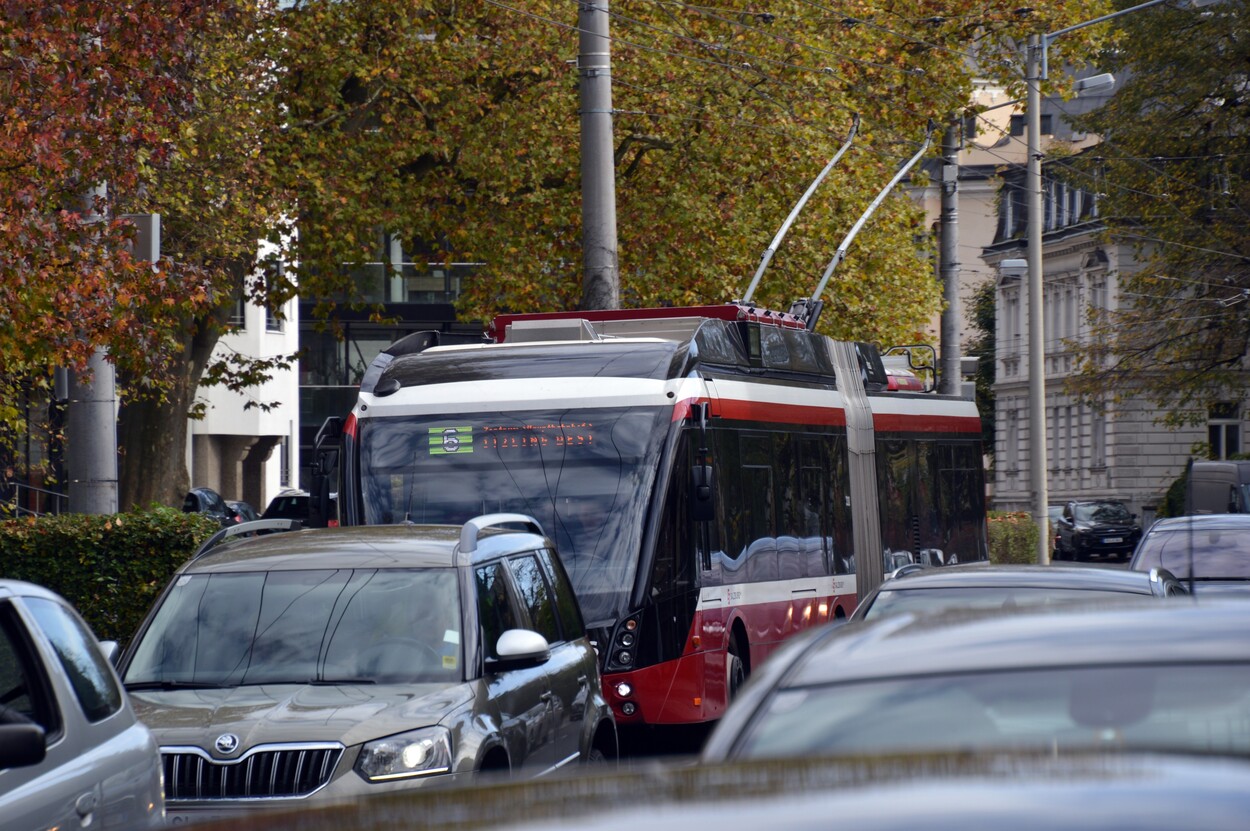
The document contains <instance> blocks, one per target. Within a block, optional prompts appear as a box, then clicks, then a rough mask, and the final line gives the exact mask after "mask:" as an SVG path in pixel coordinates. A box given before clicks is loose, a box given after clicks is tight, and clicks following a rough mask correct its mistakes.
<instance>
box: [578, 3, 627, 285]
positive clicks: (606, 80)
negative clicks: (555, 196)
mask: <svg viewBox="0 0 1250 831" xmlns="http://www.w3.org/2000/svg"><path fill="white" fill-rule="evenodd" d="M577 26H578V30H579V32H580V35H579V37H578V49H579V53H578V56H577V72H578V90H579V93H580V101H581V152H582V304H581V308H582V309H585V310H591V309H619V308H620V306H621V279H620V272H619V271H618V269H617V255H616V160H615V152H614V149H613V139H612V42H611V40H610V39H609V38H608V0H581V2H579V3H578V12H577Z"/></svg>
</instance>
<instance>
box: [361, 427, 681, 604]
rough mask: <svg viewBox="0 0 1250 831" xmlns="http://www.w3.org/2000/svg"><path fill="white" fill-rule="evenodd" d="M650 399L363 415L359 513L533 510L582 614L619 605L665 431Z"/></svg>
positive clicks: (434, 515) (386, 519) (454, 520)
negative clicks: (595, 406)
mask: <svg viewBox="0 0 1250 831" xmlns="http://www.w3.org/2000/svg"><path fill="white" fill-rule="evenodd" d="M662 416H663V413H662V412H661V410H660V408H658V407H638V408H631V409H602V410H578V411H569V410H562V411H540V412H533V411H531V412H523V413H514V412H508V413H491V414H464V413H462V414H457V415H454V416H440V417H433V418H430V417H409V418H374V419H368V420H366V421H365V422H364V423H363V424H362V426H361V428H360V432H361V435H360V446H361V451H360V456H361V469H362V470H363V471H364V475H363V477H362V483H361V485H362V497H363V504H364V511H365V522H366V523H368V524H376V523H382V524H386V523H394V522H402V521H404V520H410V521H412V522H416V523H450V524H460V523H462V522H465V521H466V520H468V519H471V518H472V517H474V516H478V515H479V514H486V513H493V512H496V511H505V512H516V513H522V514H527V515H529V516H532V517H535V518H536V519H537V520H538V521H539V522H540V523H541V524H542V527H543V529H544V530H545V531H546V532H547V534H548V536H550V537H551V538H552V539H553V540H555V543H556V549H557V550H558V551H559V552H560V559H561V561H562V562H563V563H564V566H565V569H566V570H567V571H568V573H569V577H570V579H571V580H572V582H573V587H574V590H575V591H576V593H577V597H578V600H579V601H580V603H581V607H582V611H583V613H584V614H585V616H586V619H587V621H588V622H590V623H591V625H595V624H596V623H599V622H602V621H608V620H614V619H616V618H617V617H619V616H620V615H621V614H623V613H624V612H625V608H624V607H625V604H626V600H627V598H628V595H629V591H630V589H631V588H632V587H633V584H634V572H635V568H636V566H637V559H638V551H639V550H640V548H641V546H642V540H641V535H642V525H643V516H644V513H645V511H646V509H647V505H648V503H649V500H650V494H651V488H652V482H653V478H654V471H655V467H656V460H657V458H658V456H659V452H660V451H659V448H660V444H661V442H662V441H663V438H664V435H665V430H664V422H663V421H662V420H661V419H662Z"/></svg>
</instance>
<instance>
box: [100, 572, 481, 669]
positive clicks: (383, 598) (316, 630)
mask: <svg viewBox="0 0 1250 831" xmlns="http://www.w3.org/2000/svg"><path fill="white" fill-rule="evenodd" d="M459 597H460V595H459V591H458V590H457V582H456V572H455V571H454V570H453V569H434V568H430V569H327V570H308V571H271V572H241V573H226V574H184V575H182V576H180V577H178V578H177V579H176V580H175V582H174V585H173V586H172V587H171V588H170V590H169V592H168V593H167V594H166V595H165V598H164V600H163V602H162V603H161V606H160V608H159V609H158V610H157V613H156V616H155V617H154V618H153V620H152V624H151V625H150V626H149V627H148V629H147V631H146V632H144V633H143V636H142V640H141V641H140V642H139V644H138V646H137V648H136V650H135V655H134V659H133V660H132V661H131V662H130V666H129V667H128V668H127V670H126V677H125V681H126V684H127V686H135V685H146V684H170V685H182V684H186V685H206V686H232V687H233V686H243V685H250V684H278V683H298V684H306V683H317V682H335V681H361V682H372V683H378V684H386V683H414V682H439V683H452V682H457V681H460V680H462V675H463V672H462V666H463V660H462V658H461V651H460V642H461V637H460V635H461V633H460V626H461V623H460V621H461V614H460V600H459Z"/></svg>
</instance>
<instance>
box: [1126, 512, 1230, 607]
mask: <svg viewBox="0 0 1250 831" xmlns="http://www.w3.org/2000/svg"><path fill="white" fill-rule="evenodd" d="M1153 568H1166V569H1168V570H1169V571H1171V572H1172V573H1173V574H1175V575H1176V576H1177V579H1179V580H1181V581H1182V582H1184V583H1186V584H1188V585H1189V586H1190V588H1191V591H1192V592H1193V593H1194V594H1195V595H1200V596H1202V597H1209V596H1212V595H1245V596H1250V514H1202V515H1197V516H1182V517H1170V518H1168V519H1161V520H1159V521H1157V522H1155V523H1154V524H1153V525H1151V526H1150V530H1148V531H1147V532H1146V535H1145V536H1144V537H1142V540H1141V543H1140V544H1139V545H1138V546H1137V550H1136V551H1134V552H1133V559H1132V560H1131V561H1129V569H1130V570H1132V571H1148V570H1150V569H1153Z"/></svg>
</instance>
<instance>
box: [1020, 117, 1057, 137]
mask: <svg viewBox="0 0 1250 831" xmlns="http://www.w3.org/2000/svg"><path fill="white" fill-rule="evenodd" d="M1050 123H1051V117H1050V115H1048V114H1043V115H1042V124H1041V127H1042V135H1044V136H1049V135H1051V133H1052V132H1053V131H1052V130H1051V128H1050ZM1027 129H1028V119H1027V114H1026V113H1018V114H1016V115H1013V116H1012V117H1011V134H1012V135H1013V136H1023V135H1024V133H1025V131H1026V130H1027Z"/></svg>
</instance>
